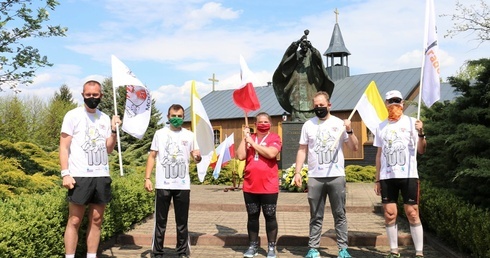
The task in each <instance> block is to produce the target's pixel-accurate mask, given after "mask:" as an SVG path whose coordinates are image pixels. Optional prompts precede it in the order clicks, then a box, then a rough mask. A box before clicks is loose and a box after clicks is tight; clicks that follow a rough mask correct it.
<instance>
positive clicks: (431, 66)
mask: <svg viewBox="0 0 490 258" xmlns="http://www.w3.org/2000/svg"><path fill="white" fill-rule="evenodd" d="M424 48H425V49H424V62H423V66H424V67H423V70H422V73H423V75H422V78H423V79H422V85H421V86H420V87H421V88H422V99H423V100H424V103H425V105H426V106H427V107H430V106H432V104H434V103H435V102H436V101H438V100H439V99H440V98H441V81H440V72H439V66H440V64H439V58H438V57H439V46H438V42H437V28H436V17H435V10H434V0H427V5H426V10H425V40H424Z"/></svg>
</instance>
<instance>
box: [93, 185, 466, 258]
mask: <svg viewBox="0 0 490 258" xmlns="http://www.w3.org/2000/svg"><path fill="white" fill-rule="evenodd" d="M373 189H374V185H373V184H370V183H348V184H347V199H346V203H347V207H346V209H347V220H348V228H349V246H350V247H349V251H350V253H351V255H352V256H353V257H383V255H384V254H386V253H387V252H388V251H389V247H388V241H387V238H386V232H385V228H384V219H383V216H382V213H381V210H382V208H381V206H380V204H379V197H378V196H376V195H375V193H374V190H373ZM224 190H225V187H224V186H202V185H193V186H191V207H190V215H189V230H190V237H191V252H192V253H191V256H192V257H243V252H244V251H245V249H246V248H247V246H248V239H247V229H246V219H247V218H246V216H247V215H246V211H245V205H244V203H243V193H242V192H241V191H240V190H235V191H224ZM327 203H328V202H327ZM277 220H278V225H279V234H278V241H277V251H278V255H277V256H278V257H281V258H282V257H304V255H305V254H306V252H307V251H308V247H307V245H308V222H309V208H308V200H307V194H306V193H290V192H281V193H280V194H279V199H278V207H277ZM168 221H169V224H168V225H167V234H166V237H165V247H166V249H168V252H166V253H167V254H168V256H167V257H177V256H176V254H175V251H174V249H173V248H174V247H175V242H176V241H175V239H176V235H175V232H176V229H175V223H174V214H173V211H172V210H171V211H170V213H169V219H168ZM260 222H261V228H260V233H259V235H260V238H261V247H262V249H261V251H260V252H259V255H258V256H257V257H265V256H266V251H265V249H266V246H267V240H266V239H267V238H266V236H265V232H264V231H265V225H264V224H265V222H264V220H263V216H261V221H260ZM153 224H154V221H153V219H152V217H151V216H150V217H149V218H147V219H146V220H144V221H142V222H141V223H140V224H138V225H135V226H134V228H133V229H132V230H130V231H128V232H125V233H124V234H121V235H119V236H118V237H116V238H114V239H113V240H111V241H107V242H106V243H103V244H102V249H103V250H102V253H101V255H99V258H101V257H103V258H109V257H114V258H115V257H117V258H126V257H148V258H149V257H152V256H151V248H150V246H151V238H152V232H153ZM323 232H324V233H323V234H322V239H321V247H322V248H321V250H320V253H321V255H322V257H337V251H338V250H337V247H336V241H335V232H334V231H333V219H332V215H331V214H330V208H329V207H326V210H325V219H324V225H323ZM426 238H427V236H426ZM428 243H433V244H432V245H431V244H428ZM399 245H400V252H401V254H402V256H403V257H414V250H413V246H412V241H411V237H410V234H409V229H408V227H407V223H406V222H405V221H402V220H400V221H399ZM424 253H425V257H427V258H432V257H461V256H460V255H454V253H453V252H452V251H450V250H449V249H448V248H446V247H444V246H442V245H440V244H439V245H435V242H434V241H427V240H426V241H425V244H424Z"/></svg>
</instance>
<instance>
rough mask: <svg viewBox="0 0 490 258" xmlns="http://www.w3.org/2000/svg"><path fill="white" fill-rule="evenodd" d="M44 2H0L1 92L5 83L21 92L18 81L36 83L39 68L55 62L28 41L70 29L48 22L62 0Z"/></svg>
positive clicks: (18, 0) (59, 33)
mask: <svg viewBox="0 0 490 258" xmlns="http://www.w3.org/2000/svg"><path fill="white" fill-rule="evenodd" d="M40 2H41V4H39V3H37V1H36V2H35V1H32V0H7V1H2V2H0V67H1V68H2V69H1V72H0V91H1V90H4V89H3V88H4V87H5V86H7V87H8V88H10V89H12V90H13V91H18V89H17V85H18V83H20V84H30V83H32V77H33V76H34V74H35V71H36V69H37V68H39V67H45V66H51V65H52V64H51V63H49V62H48V59H47V57H46V56H43V55H41V53H40V52H39V50H38V49H37V48H35V47H33V46H30V45H29V44H28V43H29V42H28V39H29V38H37V37H53V36H65V32H66V31H67V28H65V27H61V26H60V25H55V26H53V25H46V24H45V23H46V22H47V21H49V12H48V10H52V11H54V10H55V8H56V6H57V5H59V3H58V1H56V0H44V1H40ZM34 3H35V4H34ZM38 5H39V6H41V7H38Z"/></svg>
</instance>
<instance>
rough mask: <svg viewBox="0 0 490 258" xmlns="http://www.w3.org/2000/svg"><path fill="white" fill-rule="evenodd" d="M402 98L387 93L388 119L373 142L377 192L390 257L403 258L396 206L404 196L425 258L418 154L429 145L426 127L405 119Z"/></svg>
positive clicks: (419, 251)
mask: <svg viewBox="0 0 490 258" xmlns="http://www.w3.org/2000/svg"><path fill="white" fill-rule="evenodd" d="M403 104H404V101H403V96H402V94H401V93H400V92H399V91H397V90H392V91H389V92H387V93H386V96H385V105H386V107H387V109H388V119H386V120H385V121H383V122H382V123H381V124H379V127H378V129H377V130H376V134H375V138H374V144H373V145H374V146H376V147H378V152H377V154H376V186H375V189H374V190H375V192H376V194H377V195H381V202H382V203H383V208H384V218H385V225H386V234H387V236H388V240H389V242H390V249H391V250H390V254H389V255H388V256H387V257H400V253H399V252H398V228H397V225H396V218H397V215H398V209H397V202H398V195H399V193H400V192H401V195H402V197H403V203H404V209H405V213H406V215H407V218H408V221H409V223H410V233H411V234H412V239H413V243H414V246H415V252H416V254H415V255H416V257H423V238H424V231H423V229H422V223H421V222H420V217H419V207H418V203H419V197H420V195H419V179H418V178H419V175H418V172H417V159H416V153H415V150H417V152H418V153H420V154H423V153H424V152H425V147H426V144H427V143H426V141H425V134H424V130H423V123H422V121H420V120H416V119H415V118H412V117H408V116H405V115H403Z"/></svg>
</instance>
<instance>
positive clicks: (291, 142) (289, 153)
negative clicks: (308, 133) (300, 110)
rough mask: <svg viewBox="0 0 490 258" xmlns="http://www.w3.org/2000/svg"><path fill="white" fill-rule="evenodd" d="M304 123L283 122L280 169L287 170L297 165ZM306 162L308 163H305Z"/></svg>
mask: <svg viewBox="0 0 490 258" xmlns="http://www.w3.org/2000/svg"><path fill="white" fill-rule="evenodd" d="M303 124H304V122H293V121H285V122H282V150H281V160H280V162H279V169H287V168H289V167H290V166H291V165H293V164H294V163H296V154H297V153H298V148H299V137H300V135H301V128H302V127H303ZM305 162H306V161H305Z"/></svg>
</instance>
